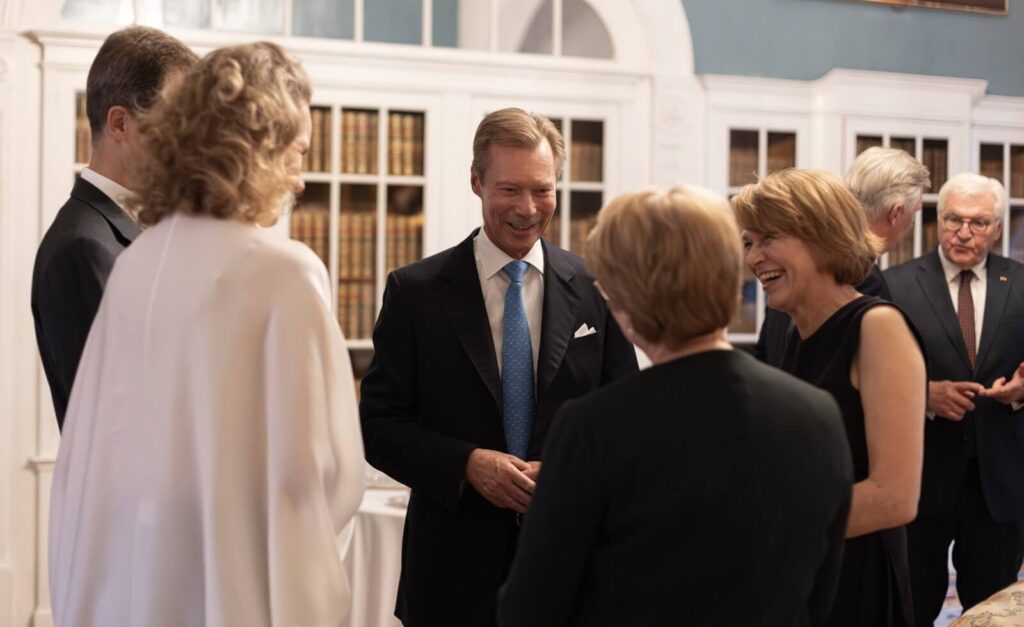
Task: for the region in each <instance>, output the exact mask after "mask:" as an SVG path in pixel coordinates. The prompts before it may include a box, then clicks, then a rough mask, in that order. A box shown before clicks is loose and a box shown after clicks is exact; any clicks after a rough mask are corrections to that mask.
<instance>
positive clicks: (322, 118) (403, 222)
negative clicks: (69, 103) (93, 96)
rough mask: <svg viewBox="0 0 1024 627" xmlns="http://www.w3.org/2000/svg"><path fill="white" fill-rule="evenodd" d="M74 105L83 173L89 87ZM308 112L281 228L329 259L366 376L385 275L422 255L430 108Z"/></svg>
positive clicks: (357, 362)
mask: <svg viewBox="0 0 1024 627" xmlns="http://www.w3.org/2000/svg"><path fill="white" fill-rule="evenodd" d="M74 106H75V111H74V113H75V142H74V151H75V156H74V162H75V172H76V173H77V172H79V171H81V169H82V168H83V167H85V165H86V164H88V162H89V157H90V152H91V142H90V132H89V122H88V119H87V117H86V111H85V95H84V93H81V92H78V93H76V97H75V104H74ZM310 117H311V119H312V133H311V139H310V148H309V151H308V152H307V153H306V155H305V157H304V160H303V164H302V169H303V179H304V180H305V183H306V189H305V191H304V192H303V193H302V195H301V197H300V198H299V200H298V203H297V204H296V206H295V207H294V208H293V209H292V211H291V212H290V213H289V214H287V215H284V216H282V217H281V219H280V220H279V222H278V225H277V226H276V227H275V228H276V229H279V230H281V231H282V232H284V233H286V234H287V235H288V236H290V237H291V238H293V239H296V240H298V241H301V242H303V243H305V244H306V245H308V246H309V247H310V249H312V250H313V252H315V253H316V255H317V256H318V257H319V258H320V259H321V260H322V261H323V263H324V265H325V266H326V267H327V269H328V273H329V274H330V276H331V281H332V284H333V286H334V295H333V310H334V312H335V315H336V316H337V320H338V324H339V325H340V327H341V330H342V332H343V333H344V335H345V338H346V340H347V343H348V347H349V349H350V351H351V354H352V362H353V367H354V368H355V371H356V377H357V379H359V378H361V376H362V374H363V373H364V372H365V370H366V367H367V366H368V365H369V361H370V359H371V357H372V348H373V344H372V340H371V337H372V335H373V325H374V323H375V321H376V316H377V311H378V308H379V304H380V300H381V298H382V296H383V289H384V277H386V276H387V273H388V272H390V271H392V270H394V269H395V268H399V267H401V266H404V265H407V264H409V263H412V262H413V261H416V260H418V259H420V258H421V257H422V256H423V248H424V240H423V231H424V206H425V190H426V189H427V183H426V176H425V171H426V170H425V151H424V143H425V140H426V137H427V131H426V121H427V112H426V110H423V109H416V108H414V107H384V106H365V105H359V106H353V107H349V106H346V105H344V104H316V105H314V106H312V107H311V108H310ZM357 383H358V382H357ZM357 389H358V388H357Z"/></svg>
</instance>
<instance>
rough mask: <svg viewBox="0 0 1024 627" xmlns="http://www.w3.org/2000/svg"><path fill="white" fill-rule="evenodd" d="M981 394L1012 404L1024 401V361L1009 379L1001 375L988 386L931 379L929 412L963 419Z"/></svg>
mask: <svg viewBox="0 0 1024 627" xmlns="http://www.w3.org/2000/svg"><path fill="white" fill-rule="evenodd" d="M977 396H982V397H985V398H992V399H995V400H997V401H999V402H1000V403H1005V404H1007V405H1010V404H1012V403H1019V402H1021V401H1022V400H1024V362H1022V363H1021V364H1020V365H1019V366H1017V369H1016V370H1015V371H1014V373H1013V376H1012V377H1010V380H1009V381H1007V380H1006V377H999V378H998V379H996V380H995V381H993V382H992V385H990V386H989V387H985V386H983V385H982V384H980V383H975V382H974V381H930V382H929V383H928V411H929V412H932V413H934V414H936V415H938V416H942V417H943V418H947V419H949V420H963V418H964V415H966V414H967V412H969V411H972V410H973V409H974V398H975V397H977Z"/></svg>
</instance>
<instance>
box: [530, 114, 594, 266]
mask: <svg viewBox="0 0 1024 627" xmlns="http://www.w3.org/2000/svg"><path fill="white" fill-rule="evenodd" d="M551 121H552V122H554V124H555V126H556V127H557V128H558V130H559V131H560V132H561V133H562V138H563V139H564V141H565V146H566V155H565V156H566V161H565V165H564V167H563V168H562V177H561V178H560V179H559V181H558V200H557V203H558V204H557V208H556V209H555V215H554V216H553V217H552V218H551V222H550V223H549V224H548V228H547V230H546V231H545V233H544V237H545V238H547V239H548V241H550V242H552V243H554V244H557V245H559V246H561V247H562V248H565V249H567V250H571V251H572V252H574V253H576V254H578V255H583V254H584V253H585V252H586V242H587V235H588V234H589V233H590V230H591V229H592V228H594V225H595V224H596V223H597V213H598V211H600V209H601V206H602V205H603V204H604V202H605V200H606V198H605V191H606V190H605V182H604V181H605V161H604V159H605V149H604V146H605V141H604V138H605V128H604V126H605V124H604V121H603V120H600V119H575V118H568V117H565V118H562V117H552V118H551Z"/></svg>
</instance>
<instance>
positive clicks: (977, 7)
mask: <svg viewBox="0 0 1024 627" xmlns="http://www.w3.org/2000/svg"><path fill="white" fill-rule="evenodd" d="M862 1H863V2H873V3H875V4H888V5H893V6H903V7H924V8H928V9H948V10H951V11H968V12H971V13H987V14H989V15H1007V14H1009V12H1010V0H862Z"/></svg>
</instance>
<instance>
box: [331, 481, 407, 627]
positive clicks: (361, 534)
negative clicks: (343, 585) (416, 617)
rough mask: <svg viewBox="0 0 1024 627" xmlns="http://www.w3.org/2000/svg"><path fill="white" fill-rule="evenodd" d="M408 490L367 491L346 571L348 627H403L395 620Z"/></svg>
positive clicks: (360, 510)
mask: <svg viewBox="0 0 1024 627" xmlns="http://www.w3.org/2000/svg"><path fill="white" fill-rule="evenodd" d="M408 496H409V491H408V490H406V489H398V490H382V489H368V490H367V491H366V494H365V495H364V496H363V502H362V504H361V505H360V506H359V512H358V513H357V514H356V517H355V523H354V528H353V532H352V543H351V545H350V546H349V549H348V554H347V555H346V556H345V571H346V572H347V573H348V580H349V584H350V585H351V586H352V611H351V612H350V613H349V617H348V620H346V621H345V625H346V627H401V623H400V622H399V621H398V619H397V618H395V598H396V596H397V593H398V576H399V574H400V572H401V567H402V529H403V527H404V525H405V504H406V503H407V502H408Z"/></svg>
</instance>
